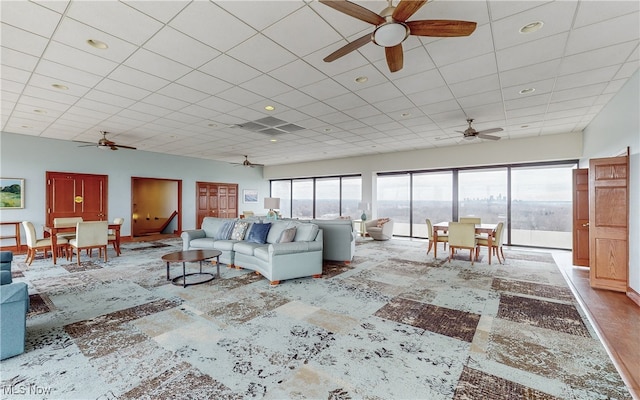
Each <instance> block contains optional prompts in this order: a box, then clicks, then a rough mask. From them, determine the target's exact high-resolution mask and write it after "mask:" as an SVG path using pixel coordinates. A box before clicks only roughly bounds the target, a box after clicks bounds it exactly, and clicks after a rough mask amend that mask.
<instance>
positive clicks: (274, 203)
mask: <svg viewBox="0 0 640 400" xmlns="http://www.w3.org/2000/svg"><path fill="white" fill-rule="evenodd" d="M264 208H268V209H270V210H274V209H279V208H280V197H265V198H264Z"/></svg>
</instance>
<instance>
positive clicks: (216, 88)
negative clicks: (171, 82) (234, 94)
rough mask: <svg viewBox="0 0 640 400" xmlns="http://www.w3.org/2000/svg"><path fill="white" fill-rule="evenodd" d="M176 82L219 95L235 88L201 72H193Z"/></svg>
mask: <svg viewBox="0 0 640 400" xmlns="http://www.w3.org/2000/svg"><path fill="white" fill-rule="evenodd" d="M176 82H178V83H180V84H181V85H184V86H187V87H189V88H191V89H195V90H199V91H202V92H205V93H208V94H218V93H220V92H222V91H225V90H227V89H229V88H231V87H232V86H233V85H231V84H230V83H228V82H225V81H223V80H220V79H218V78H216V77H214V76H211V75H209V74H205V73H203V72H200V71H191V72H189V73H188V74H186V75H185V76H183V77H182V78H180V79H178V80H177V81H176Z"/></svg>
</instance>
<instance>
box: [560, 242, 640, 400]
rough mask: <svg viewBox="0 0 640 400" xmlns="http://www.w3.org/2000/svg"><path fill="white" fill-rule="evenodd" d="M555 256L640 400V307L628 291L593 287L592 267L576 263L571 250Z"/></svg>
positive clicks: (616, 363)
mask: <svg viewBox="0 0 640 400" xmlns="http://www.w3.org/2000/svg"><path fill="white" fill-rule="evenodd" d="M554 258H555V259H556V263H557V264H558V266H559V267H560V270H561V271H562V273H563V274H564V275H565V277H566V278H567V281H568V282H569V284H570V286H571V289H572V290H573V292H574V294H575V295H576V297H577V299H578V301H579V302H580V304H581V305H582V308H583V309H584V310H585V312H586V313H587V316H588V318H589V319H590V320H591V324H592V325H593V326H594V328H595V329H596V331H597V333H598V335H599V336H600V339H601V340H602V342H603V344H604V346H605V348H606V349H607V351H608V352H609V355H610V356H611V359H612V360H613V362H614V364H615V365H616V368H618V371H619V372H620V375H621V376H622V378H623V379H624V381H625V383H626V384H627V386H628V387H629V390H630V391H631V395H632V396H633V398H634V399H636V400H640V306H638V305H637V304H635V303H634V302H633V301H631V299H630V298H629V297H627V295H626V294H624V293H619V292H613V291H610V290H600V289H592V288H591V286H590V285H589V268H585V267H575V266H573V265H572V261H571V252H564V253H554Z"/></svg>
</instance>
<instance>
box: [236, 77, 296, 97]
mask: <svg viewBox="0 0 640 400" xmlns="http://www.w3.org/2000/svg"><path fill="white" fill-rule="evenodd" d="M240 87H241V88H243V89H247V90H249V91H252V92H254V93H260V94H261V95H262V96H264V97H266V98H272V97H274V96H277V95H279V94H283V93H286V92H289V91H291V90H293V88H292V87H291V86H289V85H286V84H284V83H282V82H280V81H278V80H277V79H275V78H272V77H270V76H268V75H265V74H262V75H260V76H258V77H256V78H253V79H251V80H250V81H247V82H244V83H243V84H241V85H240Z"/></svg>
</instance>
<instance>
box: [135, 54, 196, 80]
mask: <svg viewBox="0 0 640 400" xmlns="http://www.w3.org/2000/svg"><path fill="white" fill-rule="evenodd" d="M124 64H125V65H126V66H129V67H131V68H135V69H138V70H140V71H145V72H147V73H149V74H152V75H155V76H157V77H160V78H164V79H168V80H175V79H178V78H180V77H181V76H183V75H185V74H186V73H187V72H189V71H191V69H190V68H189V67H187V66H186V65H183V64H180V63H177V62H175V61H173V60H170V59H168V58H166V57H163V56H161V55H159V54H156V53H152V52H150V51H148V50H145V49H139V50H138V51H137V52H135V53H134V54H133V55H132V56H131V57H129V59H128V60H127V61H125V63H124Z"/></svg>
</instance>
